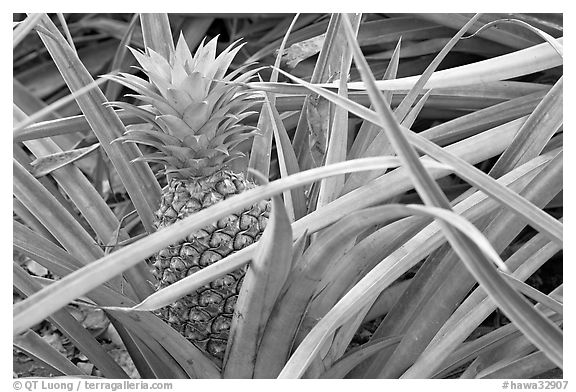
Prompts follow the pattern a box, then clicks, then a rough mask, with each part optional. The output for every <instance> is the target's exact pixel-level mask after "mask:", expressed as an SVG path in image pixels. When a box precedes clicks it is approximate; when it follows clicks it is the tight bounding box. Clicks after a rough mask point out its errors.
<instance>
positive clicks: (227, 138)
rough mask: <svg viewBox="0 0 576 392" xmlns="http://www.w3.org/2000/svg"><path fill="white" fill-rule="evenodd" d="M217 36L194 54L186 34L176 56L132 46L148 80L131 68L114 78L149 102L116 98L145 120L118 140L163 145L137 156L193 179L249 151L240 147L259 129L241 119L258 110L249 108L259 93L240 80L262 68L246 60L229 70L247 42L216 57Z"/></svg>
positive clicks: (177, 45)
mask: <svg viewBox="0 0 576 392" xmlns="http://www.w3.org/2000/svg"><path fill="white" fill-rule="evenodd" d="M217 38H218V37H215V38H213V39H212V40H210V41H209V42H208V43H207V44H206V45H204V41H202V43H201V44H200V46H199V48H198V49H197V51H196V53H195V54H194V56H192V53H191V52H190V49H189V47H188V45H187V43H186V41H185V40H184V37H183V36H182V34H181V35H180V38H179V39H178V43H177V44H176V48H175V51H174V53H173V54H172V55H171V56H170V60H167V59H166V58H164V57H163V56H161V55H160V54H158V53H156V52H155V51H153V50H151V49H148V52H147V53H144V52H141V51H137V50H134V49H130V50H131V51H132V53H133V55H134V57H135V58H136V60H137V61H138V63H139V64H140V67H139V69H140V70H141V71H142V72H143V73H144V74H145V75H146V76H147V78H148V80H144V79H142V78H140V77H137V76H134V75H131V74H129V73H120V74H119V75H118V76H111V77H110V78H111V79H112V80H115V81H116V82H118V83H121V84H123V85H124V86H126V87H128V88H130V89H132V90H134V91H135V92H137V94H129V96H133V97H135V98H138V99H139V100H141V101H142V102H144V103H146V104H148V105H145V106H141V107H138V106H135V105H132V104H128V103H125V102H112V103H111V105H113V106H117V107H120V108H122V109H125V110H126V111H129V112H132V113H133V114H135V115H136V116H138V117H139V118H141V119H142V120H144V124H136V125H131V126H128V127H127V132H126V133H125V134H124V135H123V136H122V137H120V138H119V139H118V140H120V141H123V142H132V143H139V144H144V145H148V146H152V147H154V148H155V149H156V150H157V151H156V152H152V153H148V154H144V155H143V156H142V157H139V158H137V159H136V160H137V161H146V162H158V163H162V164H164V166H165V168H166V171H165V172H166V174H167V175H169V176H171V177H176V178H192V177H205V176H208V175H211V174H213V173H214V172H216V171H218V170H219V169H221V168H222V167H224V166H226V164H227V163H229V162H230V161H232V160H233V159H236V158H238V157H241V156H243V155H244V154H242V153H241V152H240V151H237V149H236V147H237V146H238V144H239V143H240V142H242V141H243V140H245V139H247V138H249V137H251V136H252V135H253V134H254V131H255V128H254V127H251V126H246V125H243V124H242V123H241V122H242V120H244V119H245V118H246V117H248V116H249V115H251V114H254V112H249V111H247V110H248V109H249V108H250V107H251V106H252V105H253V104H254V103H255V102H256V96H255V95H254V93H252V92H250V91H245V90H242V89H241V87H242V86H241V84H240V83H242V82H246V81H247V80H249V79H250V78H251V77H252V76H254V74H255V73H256V72H257V71H258V70H257V69H256V70H252V71H247V72H246V68H247V67H248V66H249V65H246V66H243V67H241V68H239V69H236V70H235V71H233V72H231V73H230V74H228V75H225V74H226V71H227V70H228V68H229V66H230V64H231V63H232V60H233V59H234V57H235V56H236V54H237V53H238V51H239V50H240V49H241V48H242V46H243V44H241V45H237V43H238V41H236V42H235V43H233V44H232V45H230V46H229V47H228V48H226V49H225V50H224V51H223V52H222V53H220V55H219V56H217V57H216V44H217Z"/></svg>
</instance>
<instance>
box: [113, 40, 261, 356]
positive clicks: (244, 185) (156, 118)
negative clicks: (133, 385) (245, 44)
mask: <svg viewBox="0 0 576 392" xmlns="http://www.w3.org/2000/svg"><path fill="white" fill-rule="evenodd" d="M216 42H217V38H214V39H213V40H211V41H210V42H209V43H208V44H206V45H204V43H202V44H201V45H200V47H199V48H198V50H197V51H196V53H195V55H194V56H192V54H191V53H190V50H189V48H188V45H187V44H186V42H185V40H184V38H183V37H182V36H180V39H179V40H178V43H177V45H176V50H175V53H174V55H173V56H172V58H171V59H170V61H168V60H166V59H165V58H163V57H162V56H160V55H159V54H158V53H156V52H154V51H152V50H149V51H148V53H141V52H138V51H134V50H133V51H132V52H133V54H134V56H135V57H136V59H137V60H138V62H139V64H140V67H141V69H142V71H143V72H144V73H145V74H146V76H147V78H148V81H146V80H144V79H142V78H139V77H136V76H133V75H130V74H120V76H117V77H112V78H113V79H114V80H116V81H118V82H120V83H122V84H123V85H125V86H127V87H129V88H131V89H132V90H134V91H136V92H137V93H138V95H134V96H135V97H137V98H138V99H140V100H141V101H143V102H145V103H147V104H148V106H143V107H136V106H133V105H130V104H126V103H121V102H116V103H113V104H114V105H115V106H119V107H121V108H124V109H126V110H129V111H131V112H133V113H134V114H136V115H138V116H139V117H140V118H142V119H143V120H145V123H144V124H138V125H134V126H131V127H128V130H127V132H126V134H125V135H124V136H123V137H122V138H120V140H122V141H124V142H134V143H139V144H144V145H148V146H152V147H154V148H155V150H156V151H155V152H152V153H148V154H144V155H143V156H142V157H141V158H139V159H141V160H144V161H147V162H157V163H161V164H163V165H164V167H165V173H166V176H167V183H168V184H167V186H166V187H165V188H164V189H163V190H162V197H161V204H160V208H159V209H158V211H157V212H156V225H157V227H158V229H162V228H164V227H166V226H170V225H171V224H173V223H174V222H176V221H179V220H181V219H184V218H186V217H187V216H189V215H190V214H193V213H195V212H197V211H199V210H201V209H204V208H207V207H209V206H211V205H213V204H215V203H218V202H219V201H220V200H223V199H226V198H227V197H230V196H233V195H236V194H238V193H240V192H242V191H243V190H245V189H248V188H250V187H253V186H254V184H253V183H251V182H249V181H247V180H246V178H245V177H244V175H243V174H242V173H237V172H235V171H234V170H232V168H231V167H230V165H229V164H230V162H231V161H232V160H233V159H235V158H238V157H239V156H242V154H241V152H239V151H237V146H238V144H239V143H240V142H241V141H243V140H245V139H246V138H248V137H250V136H251V135H252V133H253V130H254V128H253V127H248V126H245V125H242V124H241V121H242V120H243V119H244V118H246V117H247V116H248V115H249V114H251V112H247V110H248V109H249V108H250V106H251V105H253V104H254V102H255V97H254V95H253V94H252V93H250V92H246V91H241V87H240V86H239V84H238V83H235V82H242V81H245V80H247V79H248V78H250V77H251V76H252V75H254V73H255V71H252V72H244V73H243V71H245V69H243V68H241V69H237V70H235V71H234V72H232V73H230V74H229V75H227V76H226V75H225V73H226V71H227V69H228V67H229V66H230V63H231V62H232V59H233V58H234V56H235V55H236V54H237V52H238V51H239V50H240V48H241V46H239V45H234V44H233V45H231V46H230V47H228V48H227V49H226V50H224V51H223V52H222V53H221V54H220V55H219V56H218V57H216ZM269 211H270V205H269V202H268V201H261V202H259V203H256V204H254V205H253V206H251V207H250V208H246V209H244V210H243V211H238V212H237V213H235V214H232V215H230V216H227V217H225V218H223V219H220V220H219V221H217V222H214V223H213V224H211V225H209V226H207V227H204V228H203V229H201V230H199V231H197V232H194V233H191V234H190V235H189V236H188V237H187V238H186V239H185V240H183V241H180V242H178V243H175V244H172V245H170V246H168V247H167V248H165V249H162V250H161V251H159V252H158V254H156V256H155V260H154V263H153V267H154V271H153V272H154V274H155V276H156V277H157V278H158V283H157V289H161V288H164V287H166V286H169V285H171V284H172V283H174V282H176V281H178V280H180V279H182V278H184V277H186V276H188V275H190V274H193V273H194V272H196V271H198V270H200V269H202V268H204V267H206V266H208V265H210V264H212V263H215V262H217V261H218V260H220V259H222V258H224V257H226V256H228V255H229V254H231V253H233V252H235V251H238V250H240V249H242V248H244V247H246V246H248V245H250V244H252V243H254V242H255V241H257V240H258V239H259V237H260V236H261V234H262V233H263V231H264V228H265V226H266V221H267V219H268V215H269ZM244 274H245V269H241V270H237V271H234V272H233V273H231V274H228V275H226V276H223V277H221V278H219V279H217V280H215V281H213V282H211V283H210V284H209V285H206V286H204V287H202V288H200V289H198V290H196V291H195V292H193V293H190V294H189V295H187V296H186V297H183V298H181V299H180V300H178V301H177V302H175V303H173V304H171V305H169V306H168V307H166V308H163V309H162V310H161V311H160V316H161V317H162V318H163V319H164V320H165V321H166V322H168V323H169V324H170V325H171V326H172V327H173V328H175V329H176V330H177V331H179V332H180V333H181V334H182V335H183V336H184V337H186V338H187V339H188V340H189V341H191V342H192V343H193V344H194V345H195V346H196V347H198V348H200V349H201V350H203V351H204V352H206V353H207V354H208V356H209V357H210V358H211V359H212V360H213V361H214V362H215V363H216V364H218V365H219V366H221V365H222V360H223V357H224V352H225V349H226V343H227V339H228V334H229V330H230V325H231V322H232V314H233V311H234V306H235V303H236V299H237V296H238V293H239V289H240V285H241V284H242V279H243V277H244Z"/></svg>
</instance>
